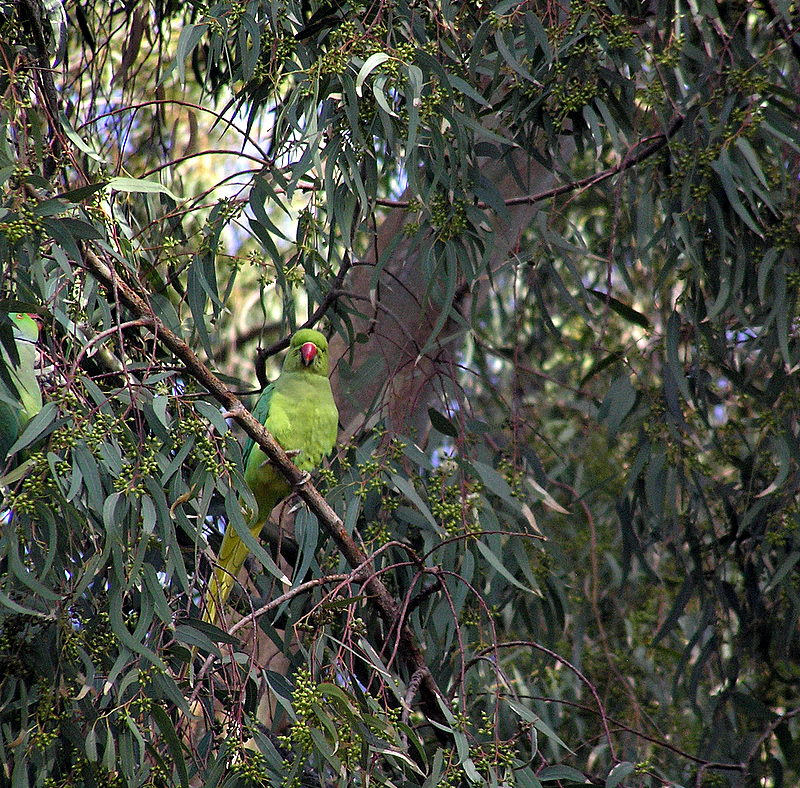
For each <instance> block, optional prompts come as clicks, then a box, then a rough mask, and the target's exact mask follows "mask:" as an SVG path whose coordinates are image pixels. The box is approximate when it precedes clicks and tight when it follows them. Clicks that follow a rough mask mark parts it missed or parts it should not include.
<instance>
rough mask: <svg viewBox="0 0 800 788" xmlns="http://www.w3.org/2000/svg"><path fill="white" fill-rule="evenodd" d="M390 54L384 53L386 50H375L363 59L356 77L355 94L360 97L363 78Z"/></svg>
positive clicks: (387, 58)
mask: <svg viewBox="0 0 800 788" xmlns="http://www.w3.org/2000/svg"><path fill="white" fill-rule="evenodd" d="M389 58H390V56H389V55H387V54H386V52H375V53H374V54H372V55H370V56H369V57H368V58H367V59H366V60H365V61H364V64H363V65H362V66H361V68H360V69H359V70H358V76H357V77H356V95H357V96H358V97H359V98H361V95H362V94H361V87H362V85H363V84H364V80H366V78H367V77H368V76H369V75H370V74H371V73H372V72H373V71H374V70H375V69H376V68H378V66H380V65H381V64H382V63H385V62H386V61H387V60H389Z"/></svg>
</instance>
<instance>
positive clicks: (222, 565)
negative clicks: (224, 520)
mask: <svg viewBox="0 0 800 788" xmlns="http://www.w3.org/2000/svg"><path fill="white" fill-rule="evenodd" d="M263 526H264V523H263V522H261V521H259V522H258V523H256V524H255V525H254V526H252V527H251V528H250V533H251V534H253V536H254V537H255V538H256V539H258V537H259V534H260V533H261V529H262V527H263ZM249 554H250V550H249V549H248V548H247V545H245V543H244V542H243V541H242V540H241V539H240V538H239V534H237V533H236V531H235V529H234V528H233V527H232V526H231V525H230V524H229V525H228V527H227V528H226V529H225V536H224V537H223V538H222V546H221V547H220V549H219V556H218V558H217V566H216V568H215V569H214V574H213V575H212V577H211V582H210V583H209V584H208V591H207V592H206V593H205V610H204V611H203V621H205V622H206V623H208V624H214V623H216V620H217V615H218V614H219V611H220V610H221V609H222V607H223V605H224V604H225V602H227V601H228V596H229V595H230V593H231V589H232V588H233V584H234V583H235V582H236V577H237V576H238V574H239V570H240V569H241V568H242V566H243V565H244V562H245V560H246V559H247V556H248V555H249Z"/></svg>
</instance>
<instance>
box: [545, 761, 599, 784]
mask: <svg viewBox="0 0 800 788" xmlns="http://www.w3.org/2000/svg"><path fill="white" fill-rule="evenodd" d="M537 777H538V778H539V780H540V781H541V782H543V783H547V782H554V781H555V780H569V781H570V782H573V783H577V784H578V785H586V784H587V783H588V782H589V781H588V780H587V779H586V777H585V776H584V775H583V774H581V772H579V771H578V770H577V769H573V768H572V767H571V766H563V765H561V764H559V765H556V766H546V767H545V768H544V769H542V771H540V772H539V774H538V775H537Z"/></svg>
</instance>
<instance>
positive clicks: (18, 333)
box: [0, 312, 42, 464]
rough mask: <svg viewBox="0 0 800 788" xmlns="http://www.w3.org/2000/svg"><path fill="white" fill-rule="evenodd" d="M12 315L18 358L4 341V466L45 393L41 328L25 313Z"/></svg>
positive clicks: (0, 412)
mask: <svg viewBox="0 0 800 788" xmlns="http://www.w3.org/2000/svg"><path fill="white" fill-rule="evenodd" d="M8 316H9V317H10V318H11V322H12V332H13V338H14V347H15V348H16V351H17V358H16V359H13V358H12V357H11V353H10V352H9V349H8V348H7V347H6V345H5V344H4V343H2V342H0V365H2V366H3V367H4V370H3V372H2V375H0V390H2V393H0V464H1V463H4V462H5V459H6V454H7V452H8V450H9V449H10V448H11V446H12V445H13V444H14V443H16V440H17V438H18V437H19V436H20V433H21V432H22V430H23V429H24V428H25V425H26V424H27V423H28V422H29V421H30V420H31V419H32V418H33V417H34V416H35V415H36V414H37V413H38V412H39V411H40V410H41V409H42V391H41V389H40V388H39V381H38V380H37V379H36V356H37V353H36V341H37V340H38V339H39V326H38V324H37V323H36V321H35V320H34V319H33V317H32V316H31V315H29V314H26V313H25V312H9V314H8ZM8 381H10V382H11V383H12V384H13V388H10V387H9V386H8ZM14 389H16V391H14Z"/></svg>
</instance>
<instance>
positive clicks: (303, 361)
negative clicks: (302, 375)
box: [283, 328, 328, 377]
mask: <svg viewBox="0 0 800 788" xmlns="http://www.w3.org/2000/svg"><path fill="white" fill-rule="evenodd" d="M283 364H284V366H283V368H284V369H285V370H287V371H297V370H301V369H307V370H309V371H310V372H313V373H314V374H316V375H325V377H327V376H328V340H327V339H325V337H324V335H323V334H320V332H319V331H315V330H314V329H313V328H302V329H300V331H298V332H297V333H296V334H295V335H294V336H293V337H292V340H291V342H290V343H289V354H288V355H287V356H286V360H285V361H284V362H283Z"/></svg>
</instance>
